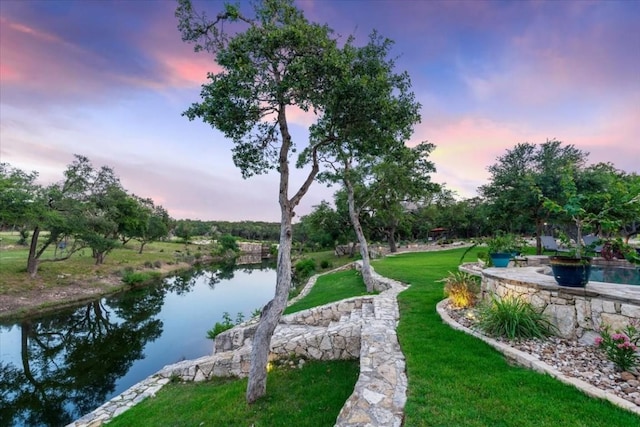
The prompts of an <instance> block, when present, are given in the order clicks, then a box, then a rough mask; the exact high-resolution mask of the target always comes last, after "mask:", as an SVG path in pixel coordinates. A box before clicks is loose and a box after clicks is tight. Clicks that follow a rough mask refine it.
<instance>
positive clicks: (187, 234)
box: [173, 220, 194, 245]
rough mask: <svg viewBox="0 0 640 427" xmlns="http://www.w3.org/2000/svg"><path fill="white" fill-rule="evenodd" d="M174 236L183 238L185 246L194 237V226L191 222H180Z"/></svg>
mask: <svg viewBox="0 0 640 427" xmlns="http://www.w3.org/2000/svg"><path fill="white" fill-rule="evenodd" d="M173 234H175V235H176V236H177V237H179V238H181V239H182V241H183V242H184V243H185V245H186V244H187V243H189V240H191V237H193V235H194V234H193V225H192V224H191V221H188V220H178V221H177V223H176V227H175V228H174V230H173Z"/></svg>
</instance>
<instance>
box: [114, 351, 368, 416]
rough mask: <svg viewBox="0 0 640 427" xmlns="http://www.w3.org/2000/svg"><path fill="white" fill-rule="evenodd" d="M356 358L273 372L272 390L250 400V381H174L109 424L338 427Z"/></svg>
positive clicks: (354, 374)
mask: <svg viewBox="0 0 640 427" xmlns="http://www.w3.org/2000/svg"><path fill="white" fill-rule="evenodd" d="M358 366H359V363H358V361H356V360H349V361H334V362H316V361H311V362H307V363H306V364H305V365H304V367H303V368H302V369H284V368H278V369H275V370H273V371H271V372H270V373H269V376H268V380H267V389H268V393H267V395H266V396H264V397H263V398H261V399H259V400H258V401H257V402H255V403H254V404H252V405H248V404H247V403H246V401H245V391H246V387H247V381H246V379H243V380H230V379H215V380H213V381H209V382H205V383H187V384H169V385H167V386H165V387H164V388H163V389H162V390H161V391H160V392H159V393H158V394H157V396H156V397H154V398H150V399H147V400H145V401H143V402H142V403H140V404H138V405H136V406H134V407H133V408H132V409H129V410H128V411H126V412H124V413H123V414H122V415H120V416H118V417H116V418H114V420H113V421H112V422H110V423H109V424H108V425H109V426H114V427H119V426H123V427H124V426H127V427H129V426H225V427H233V426H238V427H248V426H254V427H261V426H262V427H280V426H281V427H290V426H296V427H306V426H308V427H322V426H333V425H334V424H335V421H336V417H337V416H338V413H339V412H340V409H341V408H342V406H343V405H344V402H345V401H346V400H347V398H348V397H349V395H350V394H351V393H352V391H353V387H354V385H355V382H356V380H357V377H358Z"/></svg>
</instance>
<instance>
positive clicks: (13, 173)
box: [0, 163, 40, 230]
mask: <svg viewBox="0 0 640 427" xmlns="http://www.w3.org/2000/svg"><path fill="white" fill-rule="evenodd" d="M37 178H38V172H36V171H32V172H25V171H23V170H21V169H18V168H14V167H12V166H11V165H10V164H9V163H0V229H7V228H8V229H14V228H16V227H17V228H18V229H20V230H23V229H25V228H26V227H28V224H29V223H30V222H31V221H32V220H33V217H34V202H35V198H36V195H37V193H38V192H39V191H40V186H39V185H38V184H37V183H36V179H37Z"/></svg>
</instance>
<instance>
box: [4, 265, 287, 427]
mask: <svg viewBox="0 0 640 427" xmlns="http://www.w3.org/2000/svg"><path fill="white" fill-rule="evenodd" d="M275 278H276V273H275V270H274V269H273V268H272V267H269V266H266V265H252V266H242V267H236V268H234V267H233V266H228V267H226V268H221V269H218V270H215V269H210V270H194V271H190V272H188V273H183V274H181V275H179V276H176V277H172V278H169V279H165V280H164V281H162V283H161V284H159V285H158V286H154V287H148V288H144V289H137V290H134V291H129V292H126V293H122V294H118V295H112V296H109V297H107V298H103V299H101V300H96V301H93V302H90V303H88V304H84V305H82V306H78V307H76V308H71V309H67V310H64V311H60V312H57V313H54V314H51V315H48V316H45V317H39V318H31V319H24V320H22V321H21V322H18V323H13V324H0V426H64V425H66V424H68V423H71V422H73V421H75V420H76V419H78V418H80V417H81V416H82V415H84V414H86V413H88V412H91V411H92V410H94V409H95V408H97V407H98V406H100V405H102V404H103V403H104V402H106V401H107V400H109V399H111V398H112V397H114V396H116V395H118V394H120V393H121V392H122V391H124V390H126V389H127V388H129V387H131V386H132V385H134V384H135V383H137V382H139V381H141V380H142V379H144V378H146V377H147V376H149V375H151V374H153V373H154V372H156V371H158V370H159V369H160V368H162V367H163V366H165V365H168V364H171V363H175V362H178V361H180V360H184V359H194V358H197V357H201V356H204V355H207V354H210V353H211V351H212V341H211V340H209V339H207V338H206V331H207V330H209V329H211V328H212V327H213V325H214V324H215V322H219V321H222V315H223V313H224V312H228V313H229V314H230V315H231V317H232V318H233V319H235V318H236V316H237V313H239V312H240V313H242V314H243V315H244V317H245V318H248V317H250V316H251V313H252V312H253V311H254V310H255V309H257V308H262V306H264V304H266V303H267V302H268V301H269V300H270V299H271V298H273V295H274V291H275Z"/></svg>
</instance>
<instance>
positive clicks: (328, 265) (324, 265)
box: [320, 259, 333, 269]
mask: <svg viewBox="0 0 640 427" xmlns="http://www.w3.org/2000/svg"><path fill="white" fill-rule="evenodd" d="M331 267H333V265H332V264H331V262H330V261H329V260H328V259H323V260H322V261H320V268H322V269H327V268H331Z"/></svg>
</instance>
